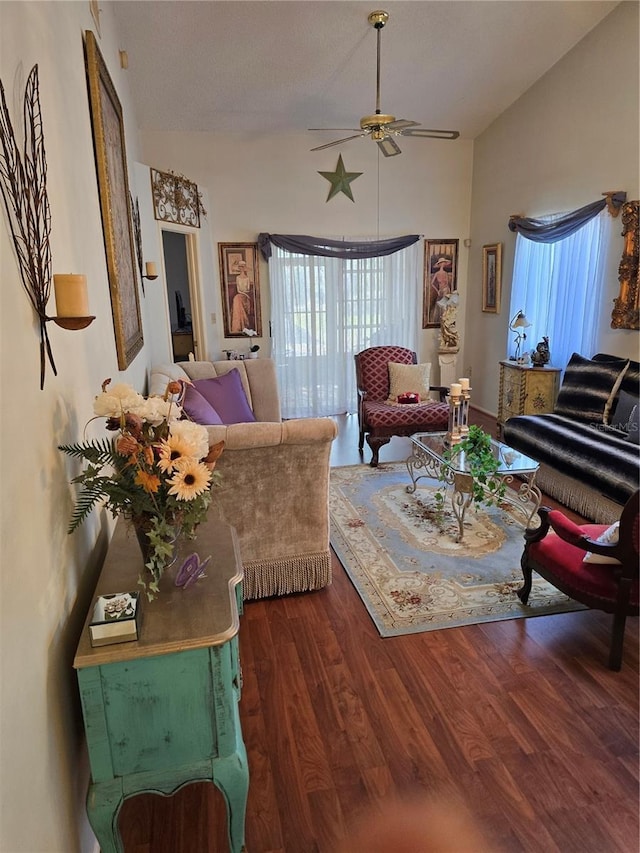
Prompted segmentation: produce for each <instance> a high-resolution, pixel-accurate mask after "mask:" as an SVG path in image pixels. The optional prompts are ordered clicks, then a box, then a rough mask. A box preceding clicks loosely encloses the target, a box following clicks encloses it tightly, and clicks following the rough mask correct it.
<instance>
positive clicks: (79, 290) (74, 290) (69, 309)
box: [47, 274, 96, 329]
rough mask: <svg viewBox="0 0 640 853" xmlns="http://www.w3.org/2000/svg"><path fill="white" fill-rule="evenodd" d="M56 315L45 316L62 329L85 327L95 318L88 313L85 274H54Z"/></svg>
mask: <svg viewBox="0 0 640 853" xmlns="http://www.w3.org/2000/svg"><path fill="white" fill-rule="evenodd" d="M53 289H54V293H55V298H56V312H57V313H56V316H55V317H47V320H53V322H54V323H55V324H56V325H57V326H60V327H61V328H63V329H86V327H87V326H89V325H90V324H91V323H92V322H93V321H94V320H95V319H96V318H95V316H93V315H91V314H89V296H88V294H87V277H86V275H72V274H69V275H54V277H53Z"/></svg>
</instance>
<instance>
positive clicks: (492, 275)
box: [482, 243, 502, 314]
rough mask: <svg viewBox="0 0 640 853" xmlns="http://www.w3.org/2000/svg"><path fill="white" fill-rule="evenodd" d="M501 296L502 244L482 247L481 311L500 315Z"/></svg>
mask: <svg viewBox="0 0 640 853" xmlns="http://www.w3.org/2000/svg"><path fill="white" fill-rule="evenodd" d="M501 295H502V243H489V244H487V245H485V246H483V247H482V310H483V311H485V312H486V313H488V314H499V313H500V298H501Z"/></svg>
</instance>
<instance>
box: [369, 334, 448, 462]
mask: <svg viewBox="0 0 640 853" xmlns="http://www.w3.org/2000/svg"><path fill="white" fill-rule="evenodd" d="M354 358H355V362H356V380H357V384H358V424H359V426H360V440H359V444H358V448H359V449H360V451H361V452H362V449H363V447H364V438H365V435H366V437H367V444H368V445H369V447H370V448H371V451H372V454H373V455H372V457H371V463H370V464H371V466H372V467H374V468H375V467H376V466H377V464H378V453H379V452H380V448H381V447H382V445H383V444H388V443H389V442H390V441H391V437H392V436H394V435H413V434H414V433H416V432H439V431H441V430H442V431H444V430H446V429H447V426H448V422H449V406H448V405H447V403H445V402H444V399H445V394H446V393H447V390H448V389H447V388H444V387H442V386H439V385H430V390H432V391H437V392H439V394H440V400H439V401H434V400H427V401H424V402H422V401H421V402H420V403H413V404H407V405H398V404H397V403H395V404H391V403H388V402H387V400H388V397H389V362H396V363H399V364H416V362H417V359H416V354H415V352H413V350H410V349H406V348H405V347H396V346H384V347H369V349H365V350H363V351H362V352H359V353H356V355H355V356H354ZM403 390H405V391H412V390H415V389H412V388H405V389H403Z"/></svg>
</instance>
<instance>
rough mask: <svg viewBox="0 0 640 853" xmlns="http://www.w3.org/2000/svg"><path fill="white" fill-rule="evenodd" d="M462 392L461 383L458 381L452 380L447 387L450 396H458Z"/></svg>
mask: <svg viewBox="0 0 640 853" xmlns="http://www.w3.org/2000/svg"><path fill="white" fill-rule="evenodd" d="M461 393H462V385H460V383H459V382H452V383H451V387H450V388H449V394H451V396H452V397H459V396H460V394H461Z"/></svg>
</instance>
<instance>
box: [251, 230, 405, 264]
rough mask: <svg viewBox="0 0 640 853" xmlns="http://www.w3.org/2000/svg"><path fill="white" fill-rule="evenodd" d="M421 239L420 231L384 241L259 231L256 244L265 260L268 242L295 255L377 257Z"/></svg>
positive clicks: (269, 247)
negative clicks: (351, 239)
mask: <svg viewBox="0 0 640 853" xmlns="http://www.w3.org/2000/svg"><path fill="white" fill-rule="evenodd" d="M419 239H420V235H419V234H409V235H407V236H405V237H390V238H389V239H387V240H367V241H366V242H362V241H361V242H359V243H356V242H353V241H349V240H328V239H326V238H325V237H308V236H307V235H306V234H264V233H262V234H258V246H259V247H260V252H261V253H262V257H263V258H264V259H265V261H268V260H269V258H270V257H271V244H272V243H273V245H274V246H278V248H280V249H284V250H285V252H294V253H295V254H297V255H317V256H320V257H323V258H379V257H381V256H382V255H393V253H394V252H399V251H400V249H406V248H407V246H412V245H413V244H414V243H417V242H418V240H419Z"/></svg>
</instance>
